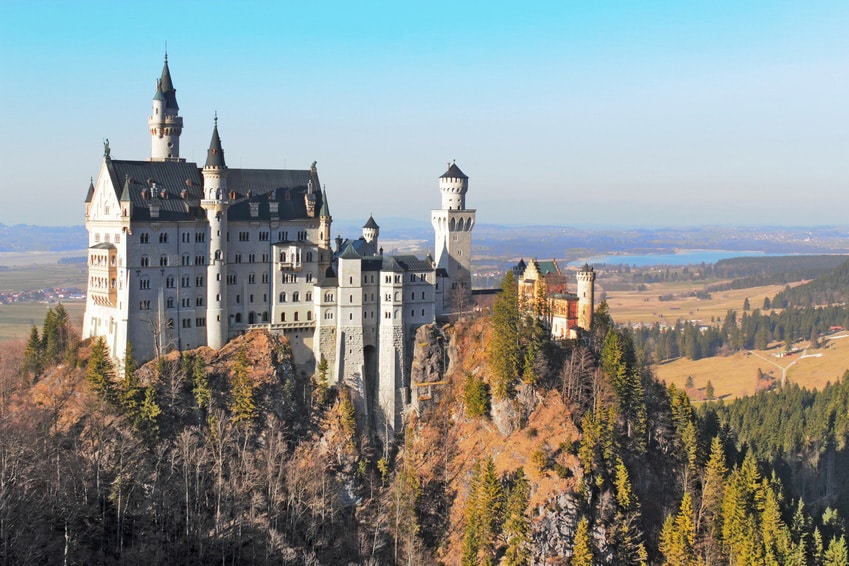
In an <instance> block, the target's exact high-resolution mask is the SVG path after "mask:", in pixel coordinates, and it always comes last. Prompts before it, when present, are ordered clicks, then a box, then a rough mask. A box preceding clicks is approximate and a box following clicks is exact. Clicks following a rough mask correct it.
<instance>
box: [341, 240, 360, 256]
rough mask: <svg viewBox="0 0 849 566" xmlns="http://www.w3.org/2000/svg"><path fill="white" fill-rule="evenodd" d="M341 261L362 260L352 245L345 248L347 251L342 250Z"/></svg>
mask: <svg viewBox="0 0 849 566" xmlns="http://www.w3.org/2000/svg"><path fill="white" fill-rule="evenodd" d="M339 258H340V259H360V254H358V253H357V250H355V249H354V246H352V245H351V244H350V243H349V244H348V245H347V246H345V249H344V250H342V253H341V254H339Z"/></svg>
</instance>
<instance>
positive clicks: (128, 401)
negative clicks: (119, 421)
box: [118, 342, 144, 426]
mask: <svg viewBox="0 0 849 566" xmlns="http://www.w3.org/2000/svg"><path fill="white" fill-rule="evenodd" d="M136 370H137V364H136V360H135V359H134V358H133V346H132V344H130V343H129V342H128V343H127V350H126V352H125V353H124V378H123V379H122V380H121V387H120V389H119V390H118V402H119V403H120V405H121V408H122V409H124V412H125V414H126V415H127V417H128V418H129V420H130V422H131V423H133V425H136V426H138V425H139V424H140V417H141V405H142V402H143V400H144V393H143V391H142V387H141V383H140V382H139V378H138V375H137V374H136Z"/></svg>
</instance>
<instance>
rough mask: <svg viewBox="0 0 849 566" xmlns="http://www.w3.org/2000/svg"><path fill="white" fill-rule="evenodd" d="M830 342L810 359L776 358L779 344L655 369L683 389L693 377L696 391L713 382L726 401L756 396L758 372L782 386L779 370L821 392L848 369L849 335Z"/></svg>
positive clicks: (791, 380)
mask: <svg viewBox="0 0 849 566" xmlns="http://www.w3.org/2000/svg"><path fill="white" fill-rule="evenodd" d="M828 338H830V339H828V340H824V343H825V344H824V346H823V347H822V348H819V349H816V350H808V351H807V356H809V357H802V354H801V353H797V354H795V355H793V356H788V357H783V358H776V357H773V354H776V353H779V352H781V351H782V349H783V343H778V342H776V343H775V344H774V347H773V348H772V349H770V350H759V351H756V352H754V353H748V352H737V353H736V354H734V355H732V356H728V357H713V358H704V359H701V360H698V361H692V360H688V359H686V358H679V359H677V360H674V361H671V362H667V363H663V364H658V365H657V366H655V374H656V375H657V378H658V379H659V380H661V381H665V382H666V383H674V384H675V385H676V387H680V388H682V389H683V388H684V386H685V384H686V382H687V376H692V377H693V385H694V386H695V389H697V390H703V389H704V387H705V386H706V385H707V382H708V380H710V382H711V384H712V385H713V388H714V390H715V392H716V397H720V398H726V399H727V398H734V397H742V396H745V395H752V394H753V393H755V392H756V381H757V371H758V369H761V370H762V371H763V372H764V373H765V374H770V375H771V376H772V377H774V378H775V380H776V382H777V383H778V384H780V382H781V373H782V370H781V369H780V368H787V371H786V374H787V381H788V382H789V383H796V384H798V385H800V386H802V387H807V388H808V389H821V388H822V387H823V386H825V384H826V383H828V382H829V381H830V382H832V383H834V382H835V381H836V380H837V379H838V378H839V377H841V376H842V375H843V372H844V371H846V370H847V369H849V334H846V333H841V334H836V335H834V336H830V337H828ZM807 345H808V343H807V342H806V341H803V342H799V343H797V344H796V345H795V346H796V347H797V348H804V347H806V346H807ZM758 356H762V357H758ZM764 358H766V359H764ZM767 360H769V361H767ZM770 362H772V363H770ZM791 364H792V365H791ZM691 397H695V396H694V395H691Z"/></svg>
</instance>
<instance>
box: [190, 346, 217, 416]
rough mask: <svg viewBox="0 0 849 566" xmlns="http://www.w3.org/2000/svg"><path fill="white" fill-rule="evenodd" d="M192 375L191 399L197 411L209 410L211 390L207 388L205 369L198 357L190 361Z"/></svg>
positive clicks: (207, 379) (207, 380)
mask: <svg viewBox="0 0 849 566" xmlns="http://www.w3.org/2000/svg"><path fill="white" fill-rule="evenodd" d="M191 374H192V397H194V399H195V406H196V407H197V408H198V409H201V410H203V409H209V408H210V406H211V404H212V390H211V389H210V388H209V378H208V377H207V375H206V368H205V367H204V363H203V360H202V359H201V358H200V356H194V357H193V358H192V360H191Z"/></svg>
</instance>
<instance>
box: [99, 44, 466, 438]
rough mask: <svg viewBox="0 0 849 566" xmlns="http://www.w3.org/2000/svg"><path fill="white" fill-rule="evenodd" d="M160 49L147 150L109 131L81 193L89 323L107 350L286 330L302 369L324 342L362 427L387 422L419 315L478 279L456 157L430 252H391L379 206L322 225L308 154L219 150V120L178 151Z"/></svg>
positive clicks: (405, 379) (402, 394) (402, 383)
mask: <svg viewBox="0 0 849 566" xmlns="http://www.w3.org/2000/svg"><path fill="white" fill-rule="evenodd" d="M176 92H177V91H176V89H175V88H174V84H173V81H172V78H171V73H170V70H169V67H168V58H167V55H166V57H165V63H164V66H163V69H162V74H161V77H160V78H159V80H157V82H156V89H155V92H154V96H153V103H152V108H151V114H150V117H149V119H148V128H149V133H150V137H151V154H150V158H149V159H146V160H144V161H127V160H118V159H113V158H112V156H111V150H110V148H109V145H108V141H107V142H106V143H105V146H104V156H103V162H102V165H101V167H100V172H99V173H98V175H97V180H96V182H95V181H94V180H92V183H91V184H90V186H89V189H88V194H87V197H86V200H85V208H86V228H87V230H88V234H89V253H88V266H89V281H88V295H87V302H86V312H85V316H84V321H83V336H84V337H94V336H102V337H103V338H104V339H105V340H106V342H107V344H108V346H109V348H110V352H111V354H112V356H113V357H114V358H115V359H118V360H120V359H122V358H123V357H124V355H125V353H126V348H127V344H131V345H132V348H133V353H134V356H135V357H136V358H137V359H139V360H142V361H145V360H149V359H153V358H155V357H157V356H159V355H161V354H164V353H166V352H168V351H171V350H174V349H177V350H187V349H190V348H195V347H198V346H204V345H205V346H209V347H211V348H220V347H222V346H223V345H224V344H226V343H227V341H228V340H230V339H231V338H233V337H235V336H237V335H239V334H241V333H244V332H245V331H247V330H251V329H258V328H261V329H267V330H269V331H271V332H273V333H276V334H281V335H284V336H286V338H288V340H289V343H290V345H291V348H292V353H293V357H294V360H295V363H296V365H297V367H298V369H299V370H300V371H301V372H303V374H304V375H311V374H312V373H313V372H314V371H315V368H316V365H317V363H318V361H319V360H320V359H321V358H324V359H325V360H326V361H327V363H328V367H329V376H328V378H329V381H330V382H331V383H337V382H344V383H346V384H348V385H349V386H350V387H351V389H352V391H353V392H354V398H355V402H356V404H357V409H358V414H359V415H360V416H361V418H363V419H364V421H365V423H364V424H367V425H368V426H369V427H370V428H371V430H373V431H386V432H387V433H389V434H391V433H392V432H393V431H394V430H396V429H397V427H398V426H400V415H401V410H402V409H403V407H404V406H405V405H406V404H407V403H408V402H409V397H410V375H409V371H410V366H411V363H412V352H413V348H414V345H415V344H414V336H415V331H416V329H417V328H418V327H420V326H422V325H425V324H428V323H432V322H434V321H436V320H437V317H440V316H442V315H445V314H448V313H449V312H450V311H451V308H452V305H454V304H460V303H461V302H462V303H465V302H466V301H467V300H468V299H469V297H470V294H471V246H472V229H473V228H474V225H475V210H472V209H468V208H466V193H467V191H468V184H469V179H468V177H467V176H466V175H465V174H464V173H463V172H462V171H461V170H460V168H459V167H457V165H456V164H449V166H448V170H447V171H446V172H445V173H444V174H443V175H442V176H441V177H440V178H439V190H440V193H441V196H442V202H441V208H439V209H436V210H433V211H432V212H431V223H432V225H433V229H434V234H435V240H434V249H435V250H436V253H435V257H431V256H430V254H428V255H427V257H425V258H423V259H421V258H417V257H415V256H412V255H394V256H393V255H384V253H383V249H382V248H381V246H380V243H379V242H380V240H379V238H380V228H379V226H378V225H377V223H376V222H375V220H374V218H371V217H370V218H369V219H368V221H367V222H366V223H365V225H364V226H363V231H362V236H361V237H357V238H352V239H342V238H341V237H337V238H335V239H334V240H333V241H331V227H332V221H333V218H332V216H331V214H330V206H329V203H328V198H327V191H326V190H325V189H324V187H322V185H321V183H320V182H319V177H318V170H317V168H316V163H313V164H312V166H311V167H310V168H309V169H303V170H280V169H241V168H239V169H235V168H231V167H228V166H227V163H226V160H225V152H224V148H223V145H222V143H221V138H220V136H219V132H218V120H217V118H216V119H215V125H214V127H213V130H212V138H211V141H210V144H209V149H208V152H207V158H206V163H205V164H204V165H203V166H202V167H201V166H199V165H198V164H196V163H190V162H187V161H186V160H185V159H184V158H182V157H180V134H181V132H182V129H183V119H182V117H180V115H179V105H178V104H177V97H176Z"/></svg>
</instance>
